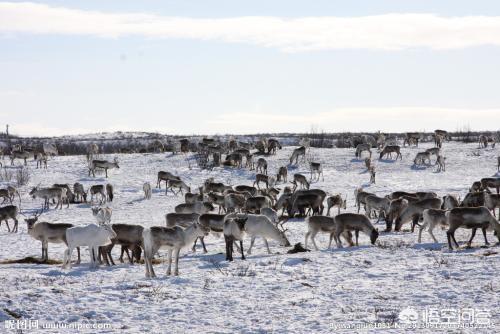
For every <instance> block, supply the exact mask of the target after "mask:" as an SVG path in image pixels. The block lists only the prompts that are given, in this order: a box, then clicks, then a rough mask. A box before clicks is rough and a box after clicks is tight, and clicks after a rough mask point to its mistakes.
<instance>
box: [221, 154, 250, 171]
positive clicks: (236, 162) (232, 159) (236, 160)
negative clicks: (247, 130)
mask: <svg viewBox="0 0 500 334" xmlns="http://www.w3.org/2000/svg"><path fill="white" fill-rule="evenodd" d="M247 160H248V158H247ZM226 161H228V162H229V163H230V164H232V165H233V166H236V167H238V168H241V167H242V165H243V156H242V155H241V154H240V153H238V152H233V153H230V154H228V155H227V156H226Z"/></svg>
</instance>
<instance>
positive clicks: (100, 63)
mask: <svg viewBox="0 0 500 334" xmlns="http://www.w3.org/2000/svg"><path fill="white" fill-rule="evenodd" d="M498 59H500V3H499V2H498V1H401V0H399V1H234V0H233V1H209V0H204V1H45V2H36V3H25V2H9V3H5V2H1V1H0V73H1V74H2V79H3V80H0V119H2V120H3V121H4V122H1V123H7V122H8V123H9V124H10V125H11V129H12V131H13V132H16V133H19V134H24V135H44V134H48V135H60V134H74V133H86V132H98V131H114V130H123V131H129V130H137V131H160V132H164V133H176V134H193V133H204V134H213V133H255V132H267V131H269V132H272V131H279V132H284V131H288V132H307V131H310V130H311V128H315V129H317V130H324V131H376V130H382V131H406V130H433V129H434V128H446V129H449V130H455V129H457V128H462V127H464V126H470V127H472V128H474V129H488V130H498V128H499V126H498V123H499V122H498V121H500V94H498V89H499V88H498V87H500V76H499V75H498V74H499V73H500V62H499V61H498ZM0 126H3V125H1V124H0Z"/></svg>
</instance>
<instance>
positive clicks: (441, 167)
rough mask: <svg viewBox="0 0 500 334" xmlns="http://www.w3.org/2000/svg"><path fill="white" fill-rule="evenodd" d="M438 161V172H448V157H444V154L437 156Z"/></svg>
mask: <svg viewBox="0 0 500 334" xmlns="http://www.w3.org/2000/svg"><path fill="white" fill-rule="evenodd" d="M436 163H437V165H438V168H437V171H438V172H441V171H443V172H446V158H445V157H443V156H442V155H438V156H437V160H436Z"/></svg>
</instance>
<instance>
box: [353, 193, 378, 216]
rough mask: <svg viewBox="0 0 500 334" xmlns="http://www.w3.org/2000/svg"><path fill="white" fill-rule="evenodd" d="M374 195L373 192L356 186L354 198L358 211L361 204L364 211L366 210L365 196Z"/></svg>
mask: <svg viewBox="0 0 500 334" xmlns="http://www.w3.org/2000/svg"><path fill="white" fill-rule="evenodd" d="M370 195H374V194H373V193H369V192H367V191H364V189H363V188H357V189H355V190H354V198H356V206H357V207H358V213H359V209H360V208H361V204H363V206H365V211H366V201H365V200H366V197H367V196H370Z"/></svg>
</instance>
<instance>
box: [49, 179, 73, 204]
mask: <svg viewBox="0 0 500 334" xmlns="http://www.w3.org/2000/svg"><path fill="white" fill-rule="evenodd" d="M52 187H53V188H60V189H64V190H63V192H62V194H61V195H62V196H61V201H62V203H63V204H64V203H65V202H66V204H67V205H66V208H69V203H74V202H75V194H73V192H72V191H71V188H70V187H69V185H68V184H62V183H54V184H53V185H52ZM61 206H62V205H61Z"/></svg>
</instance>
